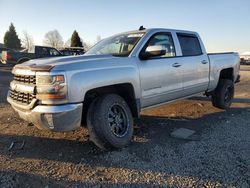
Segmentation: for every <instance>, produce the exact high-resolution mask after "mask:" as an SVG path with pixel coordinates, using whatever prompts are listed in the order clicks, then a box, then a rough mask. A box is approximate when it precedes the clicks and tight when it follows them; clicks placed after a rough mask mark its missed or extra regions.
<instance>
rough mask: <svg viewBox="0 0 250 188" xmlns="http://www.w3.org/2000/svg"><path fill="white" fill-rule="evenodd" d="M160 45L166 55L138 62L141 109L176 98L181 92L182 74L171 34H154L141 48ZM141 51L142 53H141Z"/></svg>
mask: <svg viewBox="0 0 250 188" xmlns="http://www.w3.org/2000/svg"><path fill="white" fill-rule="evenodd" d="M156 45H161V46H164V48H165V49H166V53H165V54H164V55H162V56H159V57H151V58H149V59H147V60H139V62H138V65H139V71H140V80H141V88H142V100H141V105H142V107H143V108H145V107H147V106H151V105H155V104H160V103H164V102H167V101H170V100H173V99H176V98H178V97H179V96H180V95H181V92H182V72H181V66H180V64H179V63H178V61H179V59H180V58H177V57H176V52H175V47H174V42H173V39H172V35H171V33H156V34H154V35H153V36H152V37H151V38H150V39H149V41H148V42H147V43H146V46H145V47H144V48H143V50H144V51H145V50H146V48H147V47H149V46H156ZM143 50H142V52H143Z"/></svg>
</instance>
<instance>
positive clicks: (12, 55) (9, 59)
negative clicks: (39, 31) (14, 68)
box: [1, 46, 63, 64]
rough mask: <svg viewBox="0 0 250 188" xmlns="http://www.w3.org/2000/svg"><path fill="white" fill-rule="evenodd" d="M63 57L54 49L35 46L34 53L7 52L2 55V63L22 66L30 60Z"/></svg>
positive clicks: (26, 51) (24, 51)
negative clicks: (21, 64)
mask: <svg viewBox="0 0 250 188" xmlns="http://www.w3.org/2000/svg"><path fill="white" fill-rule="evenodd" d="M55 56H63V54H62V53H61V52H59V51H58V50H57V49H55V48H52V47H46V46H35V47H34V49H33V50H32V51H28V50H23V51H19V52H18V51H14V50H6V51H2V53H1V62H2V63H3V64H20V63H23V62H25V61H28V60H30V59H38V58H44V57H55Z"/></svg>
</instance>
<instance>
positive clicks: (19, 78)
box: [14, 75, 36, 85]
mask: <svg viewBox="0 0 250 188" xmlns="http://www.w3.org/2000/svg"><path fill="white" fill-rule="evenodd" d="M14 80H15V81H16V82H20V83H24V84H32V85H35V84H36V76H34V75H14Z"/></svg>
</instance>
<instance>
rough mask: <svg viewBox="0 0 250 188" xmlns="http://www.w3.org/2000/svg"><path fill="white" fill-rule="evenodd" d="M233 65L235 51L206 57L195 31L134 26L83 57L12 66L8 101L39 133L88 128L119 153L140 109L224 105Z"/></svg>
mask: <svg viewBox="0 0 250 188" xmlns="http://www.w3.org/2000/svg"><path fill="white" fill-rule="evenodd" d="M239 66H240V58H239V55H238V53H234V52H230V53H217V54H207V53H206V50H205V48H204V45H203V43H202V40H201V38H200V36H199V35H198V34H197V33H196V32H191V31H182V30H173V29H144V28H141V29H140V30H137V31H131V32H126V33H121V34H118V35H115V36H112V37H109V38H107V39H104V40H102V41H101V42H99V43H98V44H97V45H95V46H94V47H92V48H91V49H90V50H89V51H88V52H86V53H85V54H84V55H83V56H74V57H73V56H70V57H54V58H46V59H36V60H31V61H28V62H25V63H23V64H20V65H16V66H15V67H14V69H13V71H12V72H13V74H14V80H13V81H12V82H11V84H10V90H9V94H8V98H7V100H8V101H9V103H10V104H11V105H12V107H13V108H14V109H15V110H16V111H17V112H18V113H19V115H20V117H21V118H23V119H25V120H27V121H29V122H32V123H33V124H35V125H36V126H37V127H38V128H39V129H47V130H52V131H70V130H74V129H76V128H78V127H80V126H81V125H82V124H85V123H87V126H88V129H89V133H90V138H91V140H92V141H93V142H94V143H95V144H96V145H97V146H99V147H100V148H104V149H110V148H121V147H124V146H126V145H127V144H129V143H130V141H131V138H132V135H133V117H139V116H140V111H141V110H142V109H145V108H149V107H153V106H157V105H161V104H164V103H168V102H171V101H175V100H177V99H182V98H185V97H189V96H191V95H194V94H198V93H201V92H203V93H204V94H206V95H207V96H211V99H212V104H213V105H214V106H216V107H218V108H222V109H227V108H229V107H230V105H231V103H232V99H233V97H234V84H235V83H236V82H238V81H239Z"/></svg>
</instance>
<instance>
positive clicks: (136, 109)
mask: <svg viewBox="0 0 250 188" xmlns="http://www.w3.org/2000/svg"><path fill="white" fill-rule="evenodd" d="M109 93H115V94H118V95H120V96H121V97H122V98H123V99H124V100H125V101H126V102H127V104H128V106H129V108H130V110H131V112H132V115H133V117H136V118H138V117H139V116H140V100H139V99H137V98H136V95H135V89H134V87H133V85H132V84H131V83H120V84H114V85H108V86H103V87H98V88H93V89H90V90H88V91H87V92H86V93H85V95H84V101H83V122H86V114H87V110H88V108H89V106H90V104H91V102H92V101H93V100H94V99H95V98H97V97H99V96H101V95H103V94H109Z"/></svg>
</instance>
